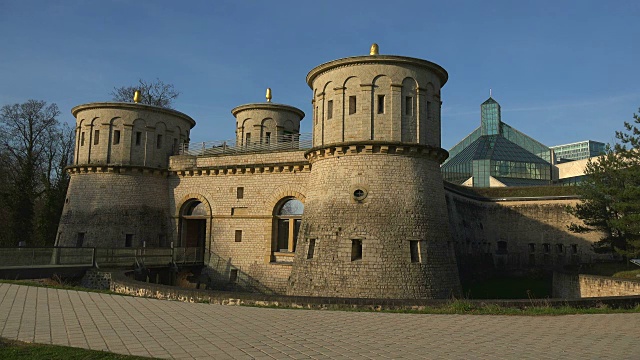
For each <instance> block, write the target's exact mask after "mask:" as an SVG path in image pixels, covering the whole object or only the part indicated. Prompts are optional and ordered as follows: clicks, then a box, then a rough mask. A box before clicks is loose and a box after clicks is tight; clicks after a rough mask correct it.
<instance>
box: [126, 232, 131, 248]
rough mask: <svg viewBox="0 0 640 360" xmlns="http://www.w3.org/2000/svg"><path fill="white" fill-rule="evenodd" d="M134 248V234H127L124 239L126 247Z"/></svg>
mask: <svg viewBox="0 0 640 360" xmlns="http://www.w3.org/2000/svg"><path fill="white" fill-rule="evenodd" d="M132 246H133V234H126V235H125V237H124V247H128V248H130V247H132Z"/></svg>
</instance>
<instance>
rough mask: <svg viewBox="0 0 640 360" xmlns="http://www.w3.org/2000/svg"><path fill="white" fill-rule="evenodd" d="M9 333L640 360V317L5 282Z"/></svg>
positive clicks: (446, 355) (329, 352)
mask: <svg viewBox="0 0 640 360" xmlns="http://www.w3.org/2000/svg"><path fill="white" fill-rule="evenodd" d="M0 336H2V337H4V338H9V339H16V340H21V341H27V342H36V343H43V344H57V345H66V346H74V347H82V348H88V349H94V350H106V351H110V352H115V353H121V354H132V355H141V356H151V357H158V358H178V359H193V358H197V359H211V358H213V359H285V358H290V359H308V358H311V359H323V358H331V359H384V358H390V359H391V358H392V359H437V358H443V359H456V358H457V359H476V358H491V359H495V358H502V359H557V358H574V359H605V358H608V359H638V358H640V314H610V315H568V316H537V317H527V316H488V315H480V316H474V315H422V314H391V313H374V312H343V311H317V310H316V311H305V310H283V309H267V308H252V307H240V306H222V305H210V304H190V303H182V302H172V301H162V300H155V299H146V298H136V297H129V296H118V295H107V294H99V293H88V292H78V291H70V290H58V289H48V288H38V287H30V286H18V285H12V284H0Z"/></svg>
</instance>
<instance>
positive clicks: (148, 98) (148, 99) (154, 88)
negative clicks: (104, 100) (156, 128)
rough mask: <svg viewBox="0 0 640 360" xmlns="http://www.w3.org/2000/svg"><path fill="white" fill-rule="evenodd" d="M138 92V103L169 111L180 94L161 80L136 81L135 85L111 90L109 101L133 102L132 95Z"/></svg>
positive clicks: (171, 85)
mask: <svg viewBox="0 0 640 360" xmlns="http://www.w3.org/2000/svg"><path fill="white" fill-rule="evenodd" d="M136 90H140V103H142V104H147V105H153V106H158V107H163V108H168V109H171V108H172V107H171V105H172V103H173V101H174V100H175V99H177V98H178V96H179V95H180V92H179V91H177V90H176V89H175V88H174V86H173V84H165V83H164V82H163V81H162V80H160V79H156V80H155V81H146V80H143V79H139V80H138V84H137V85H133V86H122V87H116V88H113V91H112V92H111V96H112V98H111V100H113V101H118V102H133V95H134V93H135V91H136Z"/></svg>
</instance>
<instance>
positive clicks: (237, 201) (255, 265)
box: [169, 152, 309, 293]
mask: <svg viewBox="0 0 640 360" xmlns="http://www.w3.org/2000/svg"><path fill="white" fill-rule="evenodd" d="M299 156H300V153H299V152H289V153H279V154H250V155H240V156H232V157H230V158H233V161H230V160H229V159H225V158H224V157H212V158H202V160H200V159H199V161H200V162H201V163H207V164H216V165H219V164H220V163H227V162H232V163H236V164H251V163H253V162H254V161H256V160H257V159H258V158H265V159H269V160H270V161H273V163H275V164H276V165H275V166H270V167H261V166H259V165H257V166H255V167H253V166H249V167H247V168H243V169H242V170H236V169H235V168H232V169H225V170H222V169H219V168H215V167H198V168H197V170H194V171H187V172H180V171H178V172H175V173H172V174H173V175H171V176H170V177H169V184H170V189H171V190H170V201H169V202H170V204H169V208H170V209H171V212H172V215H173V218H172V219H173V220H172V221H173V224H174V226H173V228H174V230H175V232H174V235H173V238H174V241H176V243H178V241H179V231H180V218H179V213H180V209H181V208H182V206H183V204H185V203H186V202H187V201H189V200H192V199H197V200H198V201H201V202H203V203H205V204H206V205H207V207H208V209H209V219H208V220H207V221H208V223H207V234H206V251H207V253H210V260H209V262H208V267H209V268H208V270H207V271H206V273H207V275H209V276H210V277H211V278H212V280H213V282H214V283H217V284H218V285H228V283H229V282H230V280H231V279H232V272H235V273H236V274H237V279H236V280H235V281H236V282H237V283H238V284H239V285H240V287H242V288H249V289H250V290H254V291H260V292H265V293H273V292H275V293H284V292H285V289H286V282H287V279H288V277H289V273H290V272H291V262H289V263H286V264H285V263H281V262H275V261H274V254H273V250H274V247H275V245H274V238H273V223H274V216H273V215H274V211H276V206H277V204H278V203H279V202H281V201H282V200H283V199H286V198H297V199H299V200H300V201H302V202H304V201H305V196H306V192H307V188H306V183H307V178H308V176H309V166H308V165H306V166H289V165H288V164H290V163H292V162H298V160H299ZM291 160H293V161H291ZM273 163H272V164H273ZM239 187H241V188H243V196H242V198H238V188H239ZM238 230H239V231H241V232H242V235H241V241H239V242H236V231H238ZM234 270H235V271H234Z"/></svg>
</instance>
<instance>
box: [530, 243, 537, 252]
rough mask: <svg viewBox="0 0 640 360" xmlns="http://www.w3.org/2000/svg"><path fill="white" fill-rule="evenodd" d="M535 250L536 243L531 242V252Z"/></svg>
mask: <svg viewBox="0 0 640 360" xmlns="http://www.w3.org/2000/svg"><path fill="white" fill-rule="evenodd" d="M535 251H536V244H534V243H529V252H535Z"/></svg>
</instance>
